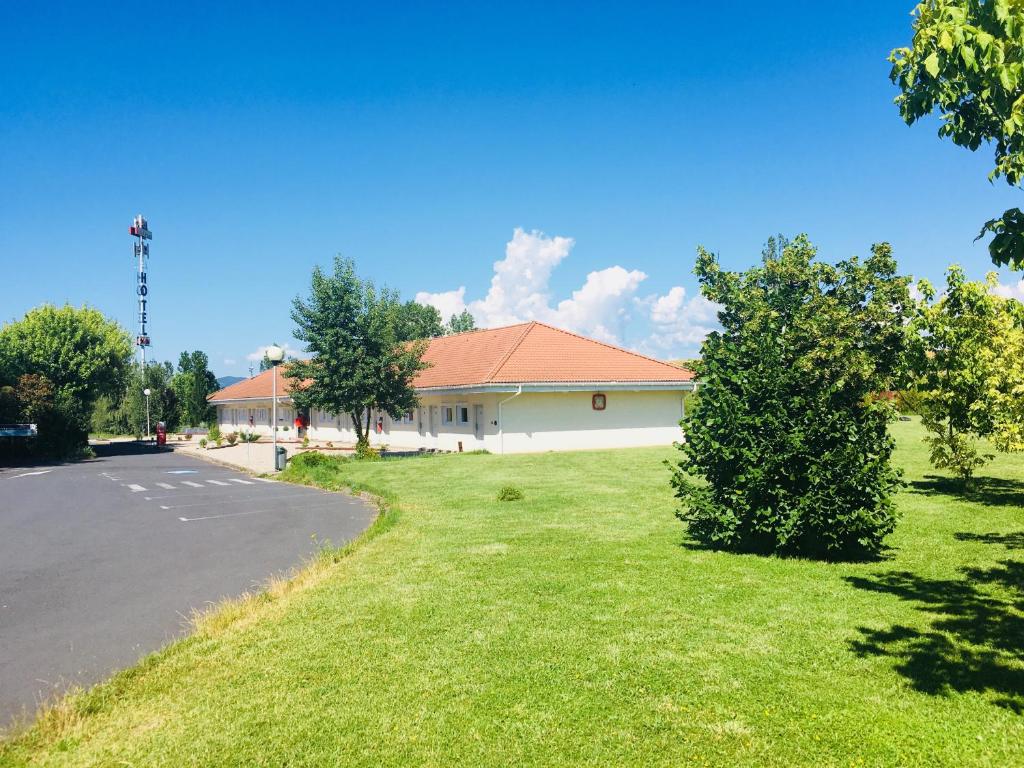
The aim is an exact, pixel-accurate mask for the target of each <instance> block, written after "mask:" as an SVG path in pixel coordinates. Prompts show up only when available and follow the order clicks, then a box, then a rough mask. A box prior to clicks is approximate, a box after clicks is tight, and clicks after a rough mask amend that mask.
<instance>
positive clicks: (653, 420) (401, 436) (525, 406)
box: [217, 391, 683, 453]
mask: <svg viewBox="0 0 1024 768" xmlns="http://www.w3.org/2000/svg"><path fill="white" fill-rule="evenodd" d="M603 394H604V395H605V397H606V407H605V410H603V411H595V410H594V409H593V407H592V401H591V396H592V395H593V393H592V392H551V393H544V392H525V393H523V394H521V395H519V396H517V397H515V398H513V399H509V398H510V397H511V393H501V394H483V395H461V394H456V395H451V396H448V395H433V394H432V395H427V396H423V397H422V398H421V403H420V407H419V408H416V409H414V411H413V418H412V422H411V423H407V422H405V421H404V420H402V419H399V420H392V419H391V417H389V416H388V415H387V414H379V413H377V412H374V414H373V421H372V422H371V423H372V425H373V427H374V429H373V430H372V432H371V434H370V444H371V445H377V446H379V445H386V446H388V447H390V448H394V449H409V450H418V449H420V448H426V449H431V448H432V449H436V450H441V451H457V450H459V443H460V442H461V443H462V450H463V451H475V450H487V451H490V452H491V453H502V452H504V453H529V452H540V451H568V450H581V449H590V448H626V447H635V446H646V445H671V444H672V443H673V442H674V441H676V440H681V439H682V437H683V433H682V430H681V429H680V427H679V420H680V419H681V418H682V397H683V393H682V392H678V391H667V392H648V391H610V392H605V393H603ZM500 401H504V404H503V405H502V406H501V413H502V416H501V419H502V421H503V422H504V423H503V425H502V426H503V429H500V430H499V424H498V403H499V402H500ZM242 405H243V404H227V405H222V406H218V408H217V415H218V420H219V422H220V425H221V431H222V432H230V431H237V430H239V429H244V428H247V426H246V425H247V424H248V421H247V419H248V413H249V411H248V408H250V407H251V408H254V409H262V408H266V409H267V413H268V414H269V410H270V405H271V403H270V401H269V400H268V401H266V402H262V401H260V402H253V403H252V404H249V403H245V404H244V406H245V408H243V407H242ZM446 406H449V407H451V408H452V409H453V410H456V413H455V414H454V415H455V416H456V419H455V420H454V421H453V422H452V423H450V424H445V423H443V409H444V408H445V407H446ZM460 407H464V408H467V409H468V415H469V422H468V423H465V424H463V423H459V421H458V418H457V417H458V415H459V414H458V412H457V409H459V408H460ZM231 408H235V409H238V410H237V413H236V414H232V413H231V411H230V410H229V409H231ZM257 413H258V411H257ZM233 418H240V419H242V421H241V422H240V423H239V424H234V423H232V419H233ZM294 418H295V412H294V410H293V409H292V407H291V405H290V404H287V405H286V404H279V405H278V424H279V425H281V426H285V425H288V426H291V424H292V421H293V420H294ZM378 418H380V419H381V420H382V422H383V430H382V431H381V432H380V433H378V432H377V431H376V423H377V419H378ZM255 428H256V431H257V432H260V433H261V434H265V435H269V434H270V417H269V415H268V416H267V418H266V421H265V422H261V421H260V420H257V423H256V427H255ZM308 433H309V438H310V440H314V441H320V442H326V441H331V442H333V443H336V444H338V445H354V444H355V442H356V434H355V430H354V429H353V428H352V422H351V419H350V418H349V417H348V415H346V414H342V415H341V416H340V417H339V416H334V415H332V414H327V413H322V412H320V411H316V410H314V411H312V412H311V413H310V425H309V430H308ZM296 438H297V435H296V433H295V431H294V427H292V428H291V429H289V431H287V432H278V439H284V440H290V439H296Z"/></svg>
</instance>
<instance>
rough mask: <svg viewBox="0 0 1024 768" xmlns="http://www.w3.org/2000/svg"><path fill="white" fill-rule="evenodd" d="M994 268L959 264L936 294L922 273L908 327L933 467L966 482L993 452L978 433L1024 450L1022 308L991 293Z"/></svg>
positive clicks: (1010, 448)
mask: <svg viewBox="0 0 1024 768" xmlns="http://www.w3.org/2000/svg"><path fill="white" fill-rule="evenodd" d="M995 283H996V274H995V273H991V274H989V276H988V279H987V281H986V282H971V281H968V280H967V279H966V277H965V276H964V272H963V270H962V269H961V268H960V267H959V266H952V267H950V268H949V271H948V272H947V274H946V290H945V293H944V294H943V295H942V296H941V297H940V298H939V299H938V300H937V301H936V300H935V291H934V289H933V288H932V286H931V284H930V283H928V281H926V280H922V281H920V283H919V287H920V290H921V292H922V294H923V298H922V300H921V301H920V302H919V305H918V312H917V316H916V317H915V319H914V322H913V328H914V329H915V330H916V331H917V334H916V336H915V339H914V355H913V358H912V359H913V363H914V371H915V373H916V375H917V377H918V383H917V386H918V389H919V390H920V393H921V395H920V401H921V402H920V405H919V410H920V412H921V421H922V423H923V424H924V426H925V427H926V428H927V429H928V430H929V432H930V433H931V434H930V435H929V436H928V438H927V440H928V444H929V446H930V448H931V461H932V464H934V465H935V466H936V467H939V468H944V469H949V470H952V471H953V472H954V473H955V474H957V475H958V476H959V477H960V478H961V479H963V480H964V481H965V482H966V481H969V480H970V479H971V476H972V475H973V474H974V472H975V471H976V470H977V469H979V468H980V467H982V466H984V464H985V463H986V461H987V460H988V459H989V458H991V455H990V454H983V453H981V451H980V450H979V448H978V444H977V442H976V440H978V439H979V438H990V439H991V440H992V442H993V444H994V445H995V446H996V447H997V448H998V449H1000V450H1004V451H1014V450H1024V307H1022V306H1021V303H1020V302H1018V301H1015V300H1013V299H1005V298H1001V297H999V296H995V295H993V294H992V291H991V289H992V287H993V286H994V285H995Z"/></svg>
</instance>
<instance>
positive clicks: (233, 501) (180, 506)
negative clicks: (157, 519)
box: [160, 493, 329, 509]
mask: <svg viewBox="0 0 1024 768" xmlns="http://www.w3.org/2000/svg"><path fill="white" fill-rule="evenodd" d="M322 495H323V496H328V495H329V494H326V493H324V494H322ZM179 498H182V497H179ZM183 498H188V499H191V498H194V497H193V496H185V497H183ZM314 498H315V496H314V495H313V494H309V493H289V494H285V495H283V496H266V495H263V496H260V497H259V498H258V499H254V498H253V497H252V496H246V497H244V498H241V499H239V498H236V497H234V496H228V499H230V501H220V500H219V499H218V500H216V501H200V502H197V503H195V504H170V505H167V506H164V505H163V504H161V505H160V509H185V508H186V507H214V506H216V507H221V506H224V505H226V504H254V503H262V502H265V501H280V500H284V499H306V500H307V501H312V500H313V499H314Z"/></svg>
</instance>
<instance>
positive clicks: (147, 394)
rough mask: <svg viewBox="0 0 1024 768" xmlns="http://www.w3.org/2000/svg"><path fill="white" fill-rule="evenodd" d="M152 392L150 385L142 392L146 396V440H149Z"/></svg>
mask: <svg viewBox="0 0 1024 768" xmlns="http://www.w3.org/2000/svg"><path fill="white" fill-rule="evenodd" d="M151 392H152V390H150V388H149V387H146V388H145V389H144V390H142V394H144V395H145V396H146V440H149V395H150V394H151Z"/></svg>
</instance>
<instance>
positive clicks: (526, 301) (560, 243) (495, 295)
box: [468, 227, 575, 328]
mask: <svg viewBox="0 0 1024 768" xmlns="http://www.w3.org/2000/svg"><path fill="white" fill-rule="evenodd" d="M573 245H575V241H574V240H573V239H572V238H571V237H546V236H545V235H544V233H542V232H538V231H536V230H534V231H533V232H526V231H524V230H523V229H522V228H520V227H516V229H515V230H514V231H513V233H512V239H511V240H509V241H508V243H507V244H506V246H505V258H504V259H502V260H501V261H496V262H494V276H493V277H492V278H491V287H490V290H488V291H487V295H486V296H485V297H484V298H483V299H479V300H477V301H473V302H470V304H469V307H468V308H469V311H470V313H471V314H472V315H473V318H474V319H475V320H476V322H477V324H478V325H481V326H483V327H484V328H488V327H493V326H501V325H511V324H513V323H521V322H523V321H525V320H550V319H551V317H550V315H551V313H552V309H551V306H550V303H549V302H550V297H549V295H548V281H549V280H550V279H551V272H552V270H554V268H555V267H557V266H558V265H559V264H560V263H561V262H562V260H563V259H564V258H565V257H566V256H568V255H569V251H570V250H572V247H573Z"/></svg>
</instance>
